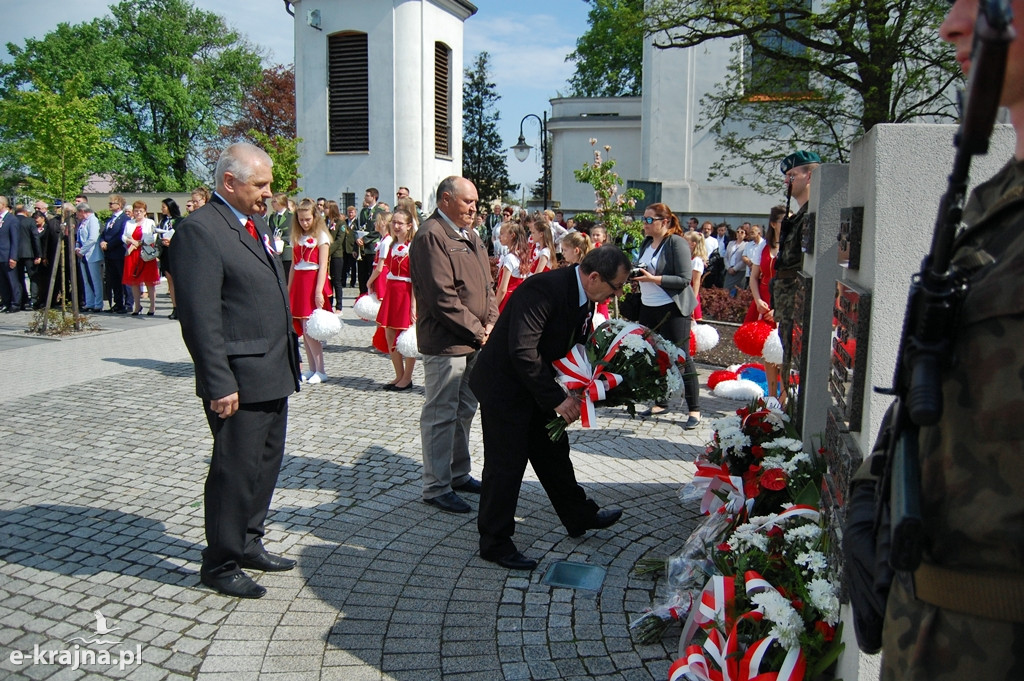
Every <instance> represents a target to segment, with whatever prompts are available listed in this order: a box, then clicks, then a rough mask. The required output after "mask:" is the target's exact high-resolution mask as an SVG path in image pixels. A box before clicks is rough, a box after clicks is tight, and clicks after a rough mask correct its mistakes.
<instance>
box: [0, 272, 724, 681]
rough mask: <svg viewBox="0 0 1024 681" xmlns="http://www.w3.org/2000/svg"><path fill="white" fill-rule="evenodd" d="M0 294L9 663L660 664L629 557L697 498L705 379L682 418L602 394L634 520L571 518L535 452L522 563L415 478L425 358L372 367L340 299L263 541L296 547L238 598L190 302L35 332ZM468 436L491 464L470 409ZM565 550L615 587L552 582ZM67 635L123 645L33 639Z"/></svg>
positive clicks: (671, 645)
mask: <svg viewBox="0 0 1024 681" xmlns="http://www.w3.org/2000/svg"><path fill="white" fill-rule="evenodd" d="M346 293H351V290H348V291H346ZM160 306H161V312H163V313H164V314H166V311H167V310H168V309H169V304H167V302H166V296H165V295H163V294H162V295H161V297H160ZM3 317H4V318H3V319H2V320H0V323H2V324H3V325H4V326H3V327H2V328H0V333H2V335H0V366H2V367H3V369H2V370H0V374H2V375H3V378H2V379H0V380H2V381H3V385H2V388H0V403H2V408H3V411H4V414H5V418H4V419H2V420H0V451H2V453H3V455H2V459H0V460H2V461H3V464H4V465H3V472H4V476H3V483H2V487H3V495H2V497H0V651H2V657H0V678H3V679H96V678H126V679H152V680H163V679H191V678H199V679H211V680H213V679H230V680H231V681H245V680H248V679H287V680H289V681H300V680H304V679H311V680H312V679H315V680H323V681H329V680H335V679H337V680H339V681H342V680H343V681H361V680H363V679H373V680H378V679H397V680H409V681H412V680H416V681H420V680H423V679H446V680H447V679H453V680H454V679H487V680H490V679H508V680H512V679H584V678H585V679H609V680H611V679H622V680H640V679H664V678H666V675H667V669H668V666H669V664H670V663H671V661H672V659H673V658H674V656H675V652H676V646H677V643H678V628H674V629H670V630H669V634H668V635H666V637H665V638H664V640H663V641H662V642H660V643H658V644H655V645H647V646H641V645H637V644H636V643H634V641H633V640H632V639H631V637H630V632H629V629H628V623H629V621H630V620H631V619H632V618H634V617H636V616H637V615H638V614H639V613H641V612H643V611H644V609H645V608H648V607H650V606H651V604H652V601H653V600H655V599H656V594H657V590H658V587H659V582H658V581H657V580H654V579H652V578H649V577H637V576H634V575H632V574H631V569H632V567H633V566H634V564H635V563H636V561H637V560H638V559H640V558H642V557H645V556H666V555H669V554H671V553H673V552H675V551H676V550H678V549H679V548H680V546H681V545H682V543H683V541H684V540H685V538H686V537H687V535H688V534H689V530H690V529H691V527H692V526H693V523H694V519H695V509H693V508H684V507H683V506H682V505H681V504H680V502H679V501H678V499H677V492H678V489H679V487H680V484H681V483H682V482H684V481H686V480H688V479H689V478H690V476H691V474H692V471H693V466H692V461H693V459H694V458H695V456H696V455H697V453H698V452H699V451H700V450H701V448H702V446H703V442H704V441H706V439H707V437H708V435H709V431H708V430H707V427H706V424H707V422H708V420H709V418H712V417H714V416H715V415H716V414H720V413H722V412H723V411H724V410H728V409H731V408H734V407H733V405H732V404H730V403H727V402H722V401H719V400H715V399H714V398H710V397H707V396H704V397H703V399H704V404H703V412H704V415H705V420H704V425H702V427H701V428H698V429H697V430H695V431H691V432H685V431H683V430H681V429H680V427H679V425H678V423H679V421H680V420H685V416H684V415H683V416H682V418H680V417H681V413H680V410H679V409H678V408H677V409H675V410H674V412H673V413H670V414H669V415H667V416H665V417H657V418H653V419H639V418H637V419H630V418H629V416H628V415H627V414H625V412H624V411H623V410H621V409H610V408H600V409H599V410H598V414H599V425H600V428H599V429H593V430H581V429H580V428H579V427H578V426H574V427H573V429H571V430H570V437H571V442H572V449H573V460H574V462H575V466H576V473H577V476H578V478H579V480H580V482H581V483H582V484H583V485H584V486H585V487H586V489H587V490H588V492H589V493H590V494H591V496H592V497H593V498H595V499H596V500H597V501H598V503H600V504H601V505H602V506H620V507H622V508H624V509H625V514H624V516H623V519H622V521H620V522H619V523H618V524H617V525H615V526H613V527H612V528H610V529H607V530H601V531H597V532H590V533H588V534H587V535H586V536H585V537H584V538H582V539H571V538H569V537H568V536H567V535H566V533H565V530H564V528H563V527H562V526H561V525H560V524H559V522H558V519H557V517H556V516H555V514H554V512H553V511H552V509H551V506H550V504H549V502H548V500H547V498H546V496H545V494H544V491H543V489H542V488H541V487H540V485H539V483H538V482H537V481H536V478H535V477H533V476H532V471H529V470H528V472H527V479H526V482H525V484H524V486H523V490H522V495H521V498H520V503H519V509H518V518H519V522H518V524H517V530H516V537H515V540H516V543H517V545H518V546H519V547H520V549H521V550H522V551H523V552H524V553H526V554H527V555H529V556H533V557H537V558H539V559H540V560H541V564H540V567H539V568H538V569H537V570H536V571H535V572H533V573H524V572H509V571H508V570H504V569H502V568H499V567H497V566H495V565H492V564H490V563H487V562H485V561H483V560H481V559H480V558H479V557H478V556H477V552H476V546H477V532H476V513H475V512H474V513H469V514H465V515H452V514H446V513H442V512H440V511H438V510H436V509H434V508H432V507H430V506H427V505H426V504H424V503H423V502H422V501H421V499H420V470H421V464H420V453H419V450H420V448H419V411H420V407H421V405H422V402H423V389H422V383H423V378H422V371H421V369H420V367H417V369H416V372H415V383H416V388H415V389H413V390H410V391H407V392H402V393H395V392H388V391H384V390H381V389H380V387H381V385H382V384H383V382H384V381H387V380H390V379H391V376H392V369H391V363H390V361H389V360H388V359H387V358H386V357H383V356H381V355H380V354H376V353H374V352H373V351H372V350H370V349H369V347H368V346H369V341H370V337H371V335H372V326H371V325H370V324H368V323H365V322H362V321H359V320H356V319H354V318H353V317H352V316H351V313H350V312H349V311H348V310H347V309H346V311H345V316H344V317H343V319H344V325H343V327H344V328H343V333H342V335H341V336H340V337H339V338H338V339H337V340H336V341H335V342H333V343H331V344H330V345H328V347H327V351H326V363H327V370H328V373H329V375H330V380H329V381H328V382H327V383H325V384H323V385H319V386H310V387H308V388H304V389H303V390H302V391H301V393H299V394H298V395H295V396H294V397H293V398H292V399H291V401H290V407H289V411H290V414H289V430H288V442H287V452H286V455H285V461H284V466H283V468H282V471H281V475H280V479H279V481H278V489H277V492H276V494H275V497H274V502H273V505H272V509H271V515H270V518H269V524H268V542H267V546H268V548H269V549H270V550H271V551H272V552H275V553H282V554H285V555H287V556H290V557H292V558H295V559H296V560H298V568H297V569H296V570H294V571H292V572H286V573H276V574H263V573H258V572H257V573H251V574H253V576H254V577H255V578H256V579H257V580H258V581H259V582H260V583H261V584H263V585H264V586H266V587H267V589H268V592H267V595H266V596H265V597H264V598H263V599H261V600H257V601H241V600H233V599H229V598H225V597H223V596H220V595H218V594H216V593H214V592H212V591H211V590H209V589H207V588H205V587H202V586H200V585H199V584H198V582H199V580H198V569H199V563H198V561H199V558H200V550H201V548H202V546H203V542H204V540H203V515H202V489H203V482H204V480H205V476H206V470H207V465H208V461H209V458H208V457H209V450H210V444H211V440H210V435H209V430H208V428H207V425H206V423H205V420H204V418H203V414H202V411H201V408H200V403H199V400H198V398H197V397H195V393H194V382H193V377H192V365H191V362H190V360H189V357H188V354H187V352H186V351H185V347H184V345H183V343H182V342H181V336H180V332H179V330H178V326H177V324H176V323H175V322H170V321H168V320H166V319H165V318H162V317H158V318H151V319H145V318H143V319H139V318H124V317H116V316H112V315H97V318H98V320H99V322H100V324H101V325H102V326H103V327H104V329H105V330H104V331H102V332H97V333H91V334H86V335H83V336H79V337H76V338H71V339H64V340H59V341H51V340H46V341H33V340H29V339H26V338H25V337H24V336H23V335H21V334H20V331H19V329H20V328H23V327H24V325H25V324H26V323H27V320H28V313H19V314H15V315H3ZM706 373H707V371H706V370H702V374H705V375H706ZM472 444H473V449H474V451H475V452H476V454H475V455H474V474H475V475H477V476H479V473H480V471H481V468H482V466H483V452H482V446H481V440H480V432H479V419H477V420H476V421H475V422H474V430H473V443H472ZM466 498H467V500H468V501H469V502H470V504H471V505H472V506H474V508H475V507H476V505H477V498H476V497H474V496H469V495H467V496H466ZM558 560H572V561H579V562H585V563H590V564H594V565H600V566H603V567H605V568H606V569H607V576H606V578H605V581H604V584H603V588H602V589H601V591H600V592H599V593H594V592H590V591H583V590H573V589H568V588H557V587H549V586H546V585H544V584H542V583H541V578H542V576H543V574H544V571H545V570H546V569H547V568H548V567H550V565H551V564H552V563H553V562H554V561H558ZM97 610H98V611H101V612H102V615H103V616H104V617H105V618H106V621H107V624H108V626H110V627H115V626H116V627H117V629H116V630H113V631H112V632H111V633H110V635H108V636H106V637H104V640H105V639H108V638H110V637H111V636H112V637H114V638H115V639H117V640H118V641H119V642H120V643H118V644H116V645H107V646H104V645H100V644H94V645H88V646H87V645H86V644H84V643H79V641H78V640H77V639H76V637H84V639H90V638H91V639H95V638H96V635H95V631H94V629H95V625H96V618H95V616H94V615H93V612H94V611H97ZM76 643H79V645H80V646H81V647H83V648H86V647H89V648H91V649H93V650H97V651H98V650H101V649H104V648H106V649H109V650H111V651H114V652H113V653H112V654H113V655H114V657H115V664H112V665H100V664H88V665H85V666H84V667H82V668H79V669H71V667H70V666H69V665H61V664H37V663H35V662H34V661H33V657H32V654H33V651H34V650H35V646H38V647H39V649H40V650H44V651H45V650H67V649H71V648H73V646H74V645H75V644H76ZM138 646H141V651H142V661H141V663H139V662H138V661H132V663H131V664H127V665H126V666H125V667H124V669H123V670H122V669H120V668H119V665H118V664H116V662H117V659H116V658H117V654H118V651H121V652H123V651H124V650H126V649H130V650H133V651H134V650H137V649H138V648H137V647H138ZM12 651H23V652H24V653H25V654H26V655H25V659H24V660H23V662H22V664H20V665H16V664H14V663H13V662H12V660H11V653H12Z"/></svg>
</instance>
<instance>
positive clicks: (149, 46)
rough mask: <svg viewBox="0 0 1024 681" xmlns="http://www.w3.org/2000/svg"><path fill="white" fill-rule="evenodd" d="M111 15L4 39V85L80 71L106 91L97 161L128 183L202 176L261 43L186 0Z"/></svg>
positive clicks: (129, 2) (132, 2)
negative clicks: (17, 41)
mask: <svg viewBox="0 0 1024 681" xmlns="http://www.w3.org/2000/svg"><path fill="white" fill-rule="evenodd" d="M110 12H111V16H108V17H101V18H98V19H94V20H92V21H90V22H87V23H83V24H77V25H69V24H60V25H59V26H58V27H57V29H56V30H55V31H52V32H50V33H48V34H47V35H46V36H44V37H43V38H42V39H40V40H36V39H33V38H29V39H27V40H26V41H25V45H24V46H22V47H19V46H17V45H14V44H11V43H8V45H7V50H8V52H9V53H10V55H11V57H12V58H13V59H12V61H11V63H9V64H5V65H3V67H0V87H2V88H3V92H4V93H12V92H14V91H16V90H19V89H25V88H32V87H33V84H34V83H47V84H48V85H49V87H51V88H52V89H53V91H54V92H56V93H58V94H59V93H62V92H63V91H64V87H65V81H66V78H67V75H68V74H69V73H75V72H81V73H82V74H83V75H84V86H85V88H86V91H87V93H88V94H90V95H102V96H103V98H102V100H101V101H102V103H103V107H102V110H101V118H102V121H103V129H104V133H105V134H106V136H107V138H108V139H109V140H110V142H111V145H112V151H111V153H109V154H107V155H106V156H105V157H103V158H98V159H97V160H96V168H95V169H94V170H95V171H106V172H111V173H113V175H114V177H115V180H116V183H117V186H118V187H119V188H120V189H122V190H147V191H182V190H187V189H190V188H191V187H192V186H194V185H195V184H196V183H197V182H198V181H199V180H198V178H197V176H196V174H195V170H196V169H198V168H201V158H200V156H201V154H202V151H203V150H204V149H205V148H206V147H208V146H210V145H211V144H212V143H215V142H216V141H217V140H218V139H219V129H220V126H221V125H224V124H227V123H230V122H231V121H234V120H236V119H237V118H238V109H239V102H241V101H242V98H243V94H244V92H245V89H246V88H248V87H249V86H251V85H252V84H254V83H255V82H256V81H257V80H258V79H259V76H260V73H261V68H260V57H259V54H258V52H257V51H256V50H255V49H254V48H253V47H252V46H250V45H249V44H248V43H246V42H245V41H244V40H243V39H242V38H241V37H240V36H239V35H238V33H236V32H235V31H232V30H230V29H229V28H228V27H227V25H226V23H225V22H224V19H223V18H222V17H220V16H218V15H216V14H213V13H211V12H206V11H202V10H199V9H197V8H196V7H195V6H194V5H192V4H191V3H189V2H188V1H187V0H125V1H123V2H121V3H120V4H117V5H113V6H111V7H110Z"/></svg>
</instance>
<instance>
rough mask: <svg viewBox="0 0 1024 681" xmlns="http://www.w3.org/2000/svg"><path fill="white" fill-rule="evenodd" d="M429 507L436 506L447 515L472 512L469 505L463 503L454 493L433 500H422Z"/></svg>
mask: <svg viewBox="0 0 1024 681" xmlns="http://www.w3.org/2000/svg"><path fill="white" fill-rule="evenodd" d="M423 501H425V502H426V503H428V504H430V505H431V506H437V507H438V508H439V509H441V510H442V511H448V512H449V513H469V512H470V511H471V510H473V509H472V508H471V507H470V505H469V504H467V503H466V502H465V501H463V500H462V499H461V498H460V497H459V495H458V494H456V493H455V492H448V493H447V494H442V495H441V496H439V497H434V498H433V499H424V500H423Z"/></svg>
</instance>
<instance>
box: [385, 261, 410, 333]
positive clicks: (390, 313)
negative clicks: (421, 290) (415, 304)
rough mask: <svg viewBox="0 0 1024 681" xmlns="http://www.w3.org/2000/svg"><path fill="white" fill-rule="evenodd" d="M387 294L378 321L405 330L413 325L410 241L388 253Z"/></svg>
mask: <svg viewBox="0 0 1024 681" xmlns="http://www.w3.org/2000/svg"><path fill="white" fill-rule="evenodd" d="M385 276H387V281H388V284H387V292H388V294H387V296H385V298H384V299H383V300H382V301H381V303H380V310H379V311H378V312H377V323H378V324H380V325H381V326H386V327H388V328H389V329H400V330H405V329H408V328H409V327H410V326H412V279H411V278H410V277H409V242H408V241H406V242H404V243H400V244H395V245H394V246H392V247H391V251H390V252H389V253H388V254H387V257H386V259H385V265H384V273H382V274H381V276H380V277H378V279H383V278H384V277H385Z"/></svg>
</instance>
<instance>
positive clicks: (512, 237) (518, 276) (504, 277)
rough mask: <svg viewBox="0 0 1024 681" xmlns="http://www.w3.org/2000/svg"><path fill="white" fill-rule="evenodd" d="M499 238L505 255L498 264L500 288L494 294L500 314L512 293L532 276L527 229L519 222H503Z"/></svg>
mask: <svg viewBox="0 0 1024 681" xmlns="http://www.w3.org/2000/svg"><path fill="white" fill-rule="evenodd" d="M498 235H499V236H498V238H499V239H501V245H502V247H503V250H504V251H505V254H504V255H503V256H501V261H500V262H499V263H498V288H497V290H496V291H495V292H494V296H495V298H497V299H498V312H501V311H502V310H504V309H505V303H507V302H508V299H509V296H511V295H512V292H513V291H515V290H516V288H517V287H518V286H519V285H520V284H521V283H523V280H524V279H526V277H528V276H529V275H530V271H529V265H528V264H527V263H529V262H530V241H529V239H528V237H527V236H526V228H525V227H523V226H522V225H521V224H519V223H518V222H503V223H501V227H500V228H499V232H498Z"/></svg>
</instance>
